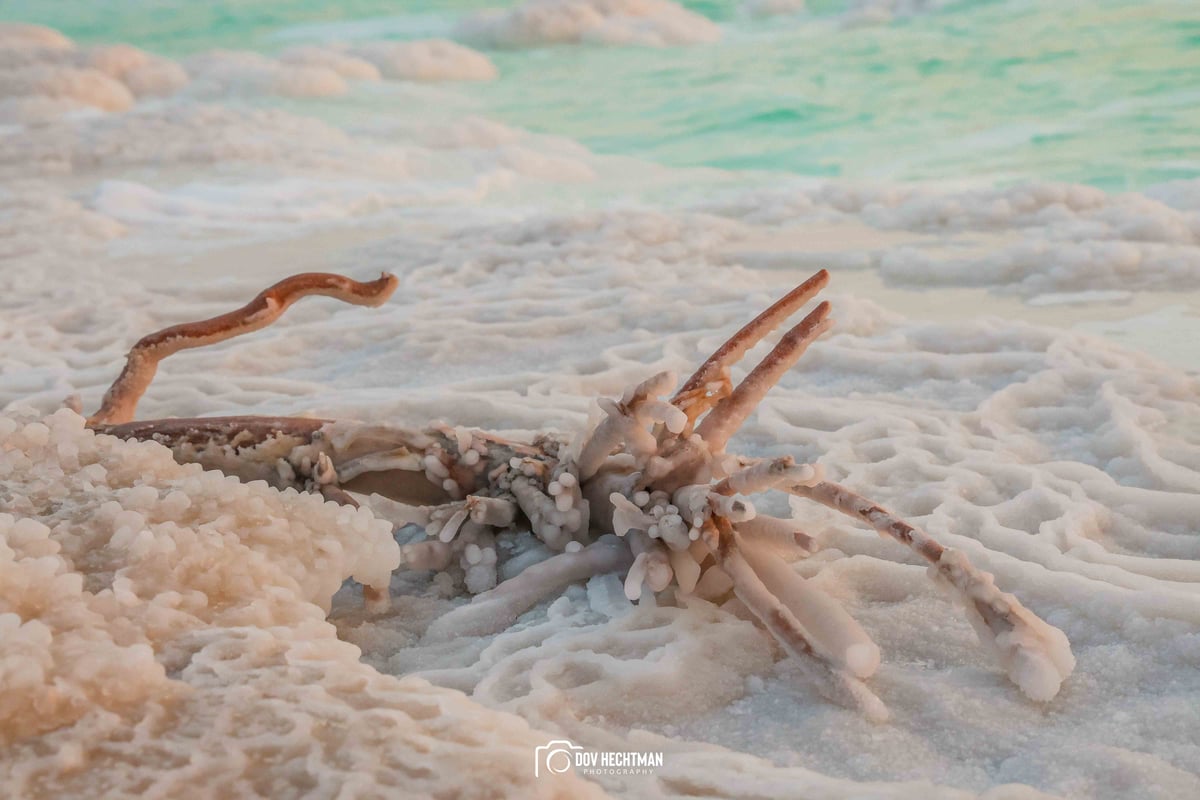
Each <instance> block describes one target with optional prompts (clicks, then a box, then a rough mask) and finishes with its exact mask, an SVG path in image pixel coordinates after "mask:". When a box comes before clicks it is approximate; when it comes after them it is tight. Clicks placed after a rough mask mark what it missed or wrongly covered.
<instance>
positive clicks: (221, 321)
mask: <svg viewBox="0 0 1200 800" xmlns="http://www.w3.org/2000/svg"><path fill="white" fill-rule="evenodd" d="M398 284H399V281H398V280H397V279H396V276H395V275H390V274H387V273H384V274H383V275H381V276H380V277H379V279H378V280H374V281H370V282H369V283H360V282H359V281H355V280H351V279H350V278H346V277H344V276H342V275H332V274H330V273H327V272H304V273H301V274H299V275H292V276H291V277H288V278H284V279H283V280H281V281H280V282H279V283H276V284H275V285H274V286H271V287H269V288H267V289H265V290H264V291H262V292H261V293H260V294H259V295H258V296H257V297H255V298H254V299H253V300H251V301H250V302H249V303H247V304H246V305H244V306H242V307H241V308H239V309H237V310H236V311H230V312H229V313H227V314H222V315H220V316H218V317H212V318H211V319H206V320H201V321H199V322H185V323H183V324H182V325H173V326H171V327H170V328H164V329H163V330H161V331H158V332H157V333H152V334H150V335H149V336H144V337H142V339H141V340H140V341H138V343H137V344H135V345H134V346H133V349H132V350H130V351H129V356H128V358H127V360H126V362H125V368H124V369H123V370H121V374H120V375H119V376H117V379H116V380H115V381H114V382H113V385H112V386H111V387H109V390H108V391H107V392H105V394H104V400H103V402H102V403H101V405H100V410H99V411H97V412H96V413H95V414H93V415H92V416H91V417H89V418H88V425H91V426H95V425H101V424H106V423H107V424H120V423H124V422H129V421H131V420H132V419H133V415H134V412H135V411H136V410H137V404H138V401H139V400H140V399H141V398H142V395H143V394H144V393H145V391H146V389H147V388H148V387H149V386H150V382H151V381H152V380H154V374H155V372H157V371H158V362H159V361H162V360H163V359H164V358H166V357H167V356H169V355H171V354H172V353H177V352H179V351H180V350H186V349H188V348H192V347H203V346H204V345H208V344H215V343H217V342H222V341H225V340H226V339H231V338H233V337H234V336H240V335H242V334H243V333H250V332H251V331H256V330H259V329H261V328H265V327H267V326H268V325H270V324H271V323H272V322H274V321H275V320H277V319H279V316H280V315H281V314H282V313H283V312H284V311H285V310H287V308H288V306H290V305H291V304H292V303H294V302H296V301H297V300H299V299H300V298H301V297H307V296H309V295H324V296H326V297H334V298H337V299H338V300H341V301H342V302H344V303H352V304H354V305H357V306H378V305H380V304H382V303H383V302H384V301H385V300H387V299H388V298H389V297H390V296H391V295H392V292H394V291H395V290H396V286H397V285H398Z"/></svg>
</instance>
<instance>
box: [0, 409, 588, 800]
mask: <svg viewBox="0 0 1200 800" xmlns="http://www.w3.org/2000/svg"><path fill="white" fill-rule="evenodd" d="M398 563H399V549H398V547H397V546H396V543H395V541H394V540H393V539H392V536H391V526H390V525H388V524H387V523H386V522H383V521H381V520H377V519H375V518H374V517H373V516H372V514H371V513H370V512H369V511H366V510H362V509H350V508H346V507H341V506H337V505H335V504H332V503H324V502H323V501H322V500H321V499H320V498H319V497H316V496H313V495H304V494H299V493H296V492H294V491H288V492H278V491H275V490H273V489H270V488H268V487H267V486H266V485H265V484H264V483H261V482H260V483H254V484H241V483H238V482H237V481H236V480H234V479H231V478H227V477H225V476H223V475H220V474H219V473H214V472H203V471H202V470H201V469H200V468H199V467H196V466H194V465H189V466H181V465H179V464H176V463H175V462H174V461H173V460H172V459H171V456H170V454H169V452H168V451H167V450H166V449H165V448H163V447H161V446H159V445H157V444H149V443H138V442H124V441H120V440H118V439H115V438H113V437H108V436H96V435H94V434H93V433H91V432H90V431H87V430H85V429H84V425H83V420H82V418H80V417H79V416H78V415H76V414H74V413H73V412H71V411H67V410H63V411H59V412H57V413H55V414H54V415H52V416H50V417H47V418H45V419H42V420H40V421H35V420H33V419H31V418H29V417H25V416H15V417H14V416H2V417H0V742H2V743H3V744H4V745H5V746H4V748H3V750H2V751H0V753H2V754H0V772H2V773H3V774H4V775H5V788H6V790H8V791H10V792H12V793H14V795H16V796H41V795H44V794H47V793H49V794H51V795H57V796H63V795H69V796H80V795H81V794H85V793H86V794H91V793H93V792H94V791H95V789H96V787H98V786H102V787H104V790H105V791H106V792H108V793H110V794H113V795H129V794H132V793H135V792H136V793H138V794H142V793H145V794H149V795H158V796H176V797H190V796H197V789H196V787H197V786H203V787H204V790H205V792H211V793H213V794H218V795H220V794H224V795H226V796H229V795H234V794H244V793H246V792H247V791H249V790H251V789H253V790H254V791H256V792H258V793H260V794H266V795H270V796H273V797H298V796H312V795H322V796H324V795H334V794H337V793H338V791H339V790H340V789H341V788H342V787H357V789H358V790H369V789H372V788H376V789H380V790H383V791H391V792H399V793H402V794H405V795H408V796H417V795H422V796H425V795H439V796H453V797H472V796H485V795H486V796H497V795H499V796H518V795H520V796H530V797H533V796H537V797H566V796H570V797H579V796H598V795H599V793H598V792H596V791H595V790H594V789H593V787H591V786H590V785H588V784H584V783H582V782H578V781H576V780H573V779H572V776H554V777H553V778H550V777H543V778H540V779H538V780H537V782H536V783H535V782H534V777H533V772H532V770H531V769H530V764H529V760H530V753H531V752H532V749H533V748H534V747H535V746H537V745H539V744H542V743H544V741H545V738H544V737H541V736H540V735H538V734H536V733H535V732H533V731H531V730H530V729H529V728H528V726H527V725H526V724H525V723H524V722H522V721H521V720H519V719H517V718H516V717H513V716H511V715H508V714H504V713H500V712H494V711H488V710H485V709H484V708H482V707H481V706H479V705H477V704H475V703H472V702H471V701H470V700H468V699H467V698H466V697H464V696H463V695H462V694H460V693H458V692H455V691H451V690H446V689H438V688H435V687H433V686H431V685H430V684H428V683H427V682H425V681H422V680H419V679H412V678H410V679H403V680H397V679H394V678H390V677H386V676H383V675H380V674H379V673H377V672H375V671H374V670H373V669H371V668H370V667H368V666H366V665H364V664H362V663H360V662H359V660H358V656H359V651H358V648H356V647H354V646H353V645H349V644H346V643H344V642H341V641H339V640H338V639H337V637H336V635H335V631H334V628H333V627H332V626H331V625H329V624H328V623H327V622H325V619H324V618H325V609H327V607H328V604H329V602H330V599H331V597H332V595H333V593H334V592H335V591H336V590H337V588H338V587H339V586H340V585H341V583H342V581H343V579H344V578H346V577H349V576H354V577H356V579H358V580H361V581H364V582H367V583H370V584H375V585H380V584H383V583H386V582H387V581H388V580H389V578H390V573H391V569H392V568H393V567H394V566H396V565H397V564H398ZM366 698H370V702H369V703H364V702H363V700H364V699H366ZM232 752H238V753H240V757H238V758H231V757H229V755H230V754H231V753H232ZM384 787H387V788H386V789H385V788H384Z"/></svg>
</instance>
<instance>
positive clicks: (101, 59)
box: [82, 44, 188, 98]
mask: <svg viewBox="0 0 1200 800" xmlns="http://www.w3.org/2000/svg"><path fill="white" fill-rule="evenodd" d="M82 58H83V60H85V61H86V62H87V64H88V65H89V66H90V67H91V68H93V69H96V70H99V71H100V72H103V73H104V74H105V75H109V76H111V77H113V78H116V79H117V80H119V81H121V82H122V83H124V84H125V85H126V86H127V87H129V90H130V91H131V92H133V93H134V95H136V96H137V97H139V98H140V97H162V96H166V95H170V94H174V93H175V92H177V91H179V90H180V89H182V88H183V87H184V85H186V84H187V82H188V75H187V72H185V71H184V69H183V67H181V66H179V65H178V64H176V63H175V62H174V61H170V60H168V59H165V58H160V57H159V56H155V55H151V54H150V53H147V52H145V51H144V50H139V49H137V48H136V47H131V46H130V45H127V44H115V45H108V46H104V47H94V48H92V49H90V50H88V51H87V52H85V53H83V54H82Z"/></svg>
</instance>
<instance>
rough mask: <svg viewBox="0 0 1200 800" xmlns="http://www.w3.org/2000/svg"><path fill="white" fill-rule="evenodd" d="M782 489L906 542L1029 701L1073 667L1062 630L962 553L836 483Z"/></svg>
mask: <svg viewBox="0 0 1200 800" xmlns="http://www.w3.org/2000/svg"><path fill="white" fill-rule="evenodd" d="M788 491H789V492H791V493H792V494H796V495H799V496H800V497H808V498H810V499H813V500H816V501H817V502H819V503H821V504H822V505H826V506H828V507H830V508H832V509H835V510H837V511H840V512H842V513H843V514H847V515H849V516H852V517H857V518H858V519H860V520H862V521H864V522H866V523H867V524H868V525H870V526H871V527H872V528H874V529H875V530H876V531H878V532H879V533H880V534H883V535H885V536H890V537H892V538H893V539H895V540H897V541H899V542H902V543H903V544H906V545H908V546H909V547H910V548H912V549H913V550H914V551H915V552H917V553H919V554H920V555H921V556H922V557H923V558H925V560H926V561H928V562H929V563H930V565H931V566H930V574H931V575H932V576H933V577H934V578H935V579H936V580H937V581H938V582H939V583H941V584H942V585H943V586H946V587H948V588H951V589H952V590H953V591H954V594H955V595H956V597H957V598H958V599H959V600H960V601H961V602H962V604H963V606H964V607H965V609H966V611H967V617H968V619H969V620H970V621H971V624H972V625H973V626H974V628H975V632H976V633H977V634H978V635H979V639H980V641H982V642H983V643H984V644H986V645H988V646H990V647H991V648H992V649H993V650H994V652H995V653H996V656H997V658H998V659H999V660H1000V663H1001V665H1002V666H1003V667H1004V668H1005V671H1006V672H1007V673H1008V676H1009V678H1010V679H1011V680H1012V681H1013V683H1015V684H1017V686H1019V687H1020V688H1021V691H1023V692H1024V693H1025V694H1026V695H1027V696H1028V697H1029V698H1031V699H1033V700H1042V701H1046V700H1050V699H1052V698H1053V697H1054V696H1055V695H1056V694H1058V690H1059V687H1060V686H1061V685H1062V682H1063V681H1064V680H1066V678H1067V676H1069V675H1070V674H1071V671H1072V670H1074V669H1075V656H1074V655H1072V653H1071V645H1070V642H1068V641H1067V637H1066V635H1065V634H1064V633H1063V632H1062V631H1060V630H1059V629H1058V628H1055V627H1054V626H1053V625H1050V624H1048V623H1046V622H1045V621H1043V620H1042V619H1041V618H1040V617H1038V616H1037V615H1036V614H1034V613H1033V612H1032V611H1030V610H1029V609H1027V608H1025V606H1023V605H1021V602H1020V601H1019V600H1017V598H1016V597H1014V596H1013V595H1011V594H1008V593H1007V592H1002V591H1000V590H999V589H997V588H996V585H995V578H994V577H993V576H992V575H991V574H990V573H987V572H984V571H982V570H980V569H977V568H975V567H974V566H972V565H971V563H970V561H968V559H967V556H966V554H965V553H962V552H959V551H957V550H954V549H952V548H949V547H944V546H942V545H941V544H939V543H938V542H937V541H936V540H934V539H933V537H931V536H930V535H929V534H927V533H925V532H924V531H922V530H920V529H919V528H915V527H913V526H912V525H910V524H908V523H907V522H905V521H904V520H902V519H900V518H899V517H897V516H896V515H895V514H893V513H892V512H891V511H888V510H887V509H886V508H883V507H882V506H880V505H878V504H877V503H873V502H871V501H870V500H868V499H866V498H865V497H863V496H861V495H859V494H857V493H855V492H852V491H851V490H849V489H847V488H846V487H844V486H840V485H838V484H836V483H830V482H827V481H826V482H822V483H818V484H817V485H815V486H803V485H796V486H790V487H788Z"/></svg>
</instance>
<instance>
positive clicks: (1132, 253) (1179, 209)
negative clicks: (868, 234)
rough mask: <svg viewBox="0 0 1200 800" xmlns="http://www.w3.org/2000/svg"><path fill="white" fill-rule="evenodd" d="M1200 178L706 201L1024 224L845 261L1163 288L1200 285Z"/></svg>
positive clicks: (1068, 284)
mask: <svg viewBox="0 0 1200 800" xmlns="http://www.w3.org/2000/svg"><path fill="white" fill-rule="evenodd" d="M1196 185H1200V184H1198V183H1197V182H1196V181H1190V182H1182V181H1181V182H1177V183H1176V184H1175V185H1174V186H1172V187H1169V188H1165V189H1164V190H1163V191H1162V193H1161V197H1160V198H1156V197H1154V196H1153V195H1150V196H1147V195H1142V194H1135V193H1126V194H1110V193H1108V192H1105V191H1103V190H1101V189H1097V188H1095V187H1091V186H1082V185H1077V184H1058V183H1040V184H1028V185H1019V186H1014V187H1010V188H1004V189H966V190H961V189H960V190H944V189H933V188H924V187H907V186H895V187H886V186H885V187H879V186H856V185H853V184H843V183H820V184H816V185H808V186H803V187H799V188H796V189H793V190H777V189H772V190H769V191H764V192H757V193H751V194H748V195H744V196H742V197H736V198H732V199H729V200H724V201H719V202H716V203H710V204H708V205H707V206H706V208H708V209H709V210H711V211H713V212H715V213H719V214H721V215H723V216H728V217H731V218H734V219H739V220H742V221H745V222H749V223H752V224H755V225H788V224H792V225H797V226H805V225H812V224H814V223H818V222H847V221H854V222H856V223H857V222H862V223H866V224H867V225H869V226H871V227H874V228H878V229H881V230H895V231H911V232H917V233H930V234H932V233H936V234H940V235H942V236H944V237H947V238H949V239H951V240H954V241H962V242H963V243H965V244H972V243H973V242H972V238H973V237H980V236H983V235H990V234H996V235H998V234H1001V233H1010V234H1011V233H1012V232H1013V231H1020V232H1021V234H1022V235H1021V236H1020V237H1015V236H1008V237H1006V238H1005V239H1001V240H1000V241H998V242H989V245H990V246H988V247H972V248H968V254H966V255H958V254H957V253H955V252H953V251H951V252H948V253H947V252H945V250H946V248H945V244H946V242H945V241H944V240H943V241H940V242H939V243H938V244H937V247H938V248H940V249H939V251H938V252H936V253H934V254H931V253H929V252H928V251H927V249H926V248H923V247H921V246H919V245H900V246H895V247H888V248H880V249H874V250H871V251H868V252H867V253H865V254H864V253H861V252H860V253H855V254H854V258H855V261H854V262H853V263H847V264H846V265H845V266H847V267H860V268H861V267H864V266H867V267H872V268H876V269H878V270H879V272H880V274H881V275H882V276H883V277H884V278H885V279H886V280H887V281H888V282H889V283H893V284H895V285H898V286H903V287H909V288H928V287H932V286H985V287H993V288H995V289H996V290H998V291H1002V292H1006V293H1016V294H1021V295H1024V296H1035V295H1039V294H1044V293H1053V292H1074V291H1083V290H1089V291H1096V290H1114V291H1115V290H1130V289H1145V290H1159V291H1163V290H1170V289H1192V288H1195V287H1197V286H1200V210H1198V209H1197V208H1195V207H1194V204H1192V203H1191V202H1190V201H1189V198H1190V197H1192V196H1193V195H1194V194H1195V186H1196ZM972 250H978V251H981V252H978V253H972V252H970V251H972ZM837 257H838V256H837V255H831V256H830V258H831V259H834V260H836V259H837Z"/></svg>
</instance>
